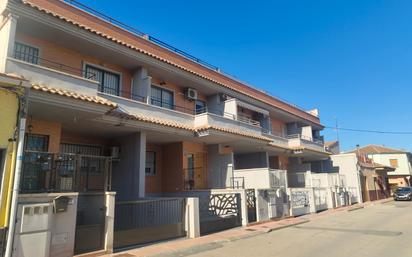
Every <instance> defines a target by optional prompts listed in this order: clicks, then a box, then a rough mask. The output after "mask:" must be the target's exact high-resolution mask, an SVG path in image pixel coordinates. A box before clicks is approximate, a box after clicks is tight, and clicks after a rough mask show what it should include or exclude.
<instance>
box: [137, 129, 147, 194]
mask: <svg viewBox="0 0 412 257" xmlns="http://www.w3.org/2000/svg"><path fill="white" fill-rule="evenodd" d="M138 137H139V140H138V141H139V144H138V145H137V147H138V150H137V154H138V155H139V163H138V169H139V170H138V172H139V173H138V174H139V176H138V177H139V187H138V190H139V191H138V195H139V198H141V197H144V196H145V189H146V188H145V181H146V171H145V170H146V133H145V132H140V133H139V135H138Z"/></svg>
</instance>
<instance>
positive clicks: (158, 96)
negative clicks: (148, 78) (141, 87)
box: [151, 86, 174, 110]
mask: <svg viewBox="0 0 412 257" xmlns="http://www.w3.org/2000/svg"><path fill="white" fill-rule="evenodd" d="M151 104H152V105H156V106H159V107H163V108H167V109H171V110H173V109H174V101H173V92H172V91H169V90H166V89H163V88H160V87H156V86H152V90H151Z"/></svg>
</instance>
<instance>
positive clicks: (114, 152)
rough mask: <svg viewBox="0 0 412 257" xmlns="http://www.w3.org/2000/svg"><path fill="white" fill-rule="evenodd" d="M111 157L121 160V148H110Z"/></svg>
mask: <svg viewBox="0 0 412 257" xmlns="http://www.w3.org/2000/svg"><path fill="white" fill-rule="evenodd" d="M110 156H111V157H112V158H113V159H119V157H120V147H118V146H112V147H110Z"/></svg>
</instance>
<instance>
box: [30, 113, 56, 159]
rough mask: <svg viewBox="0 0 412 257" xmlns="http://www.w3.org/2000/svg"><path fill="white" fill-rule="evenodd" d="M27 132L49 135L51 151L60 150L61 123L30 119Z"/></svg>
mask: <svg viewBox="0 0 412 257" xmlns="http://www.w3.org/2000/svg"><path fill="white" fill-rule="evenodd" d="M26 131H27V133H31V134H39V135H47V136H49V149H48V151H49V152H50V153H58V152H59V150H60V136H61V124H60V123H58V122H51V121H43V120H36V119H29V120H28V122H27V126H26Z"/></svg>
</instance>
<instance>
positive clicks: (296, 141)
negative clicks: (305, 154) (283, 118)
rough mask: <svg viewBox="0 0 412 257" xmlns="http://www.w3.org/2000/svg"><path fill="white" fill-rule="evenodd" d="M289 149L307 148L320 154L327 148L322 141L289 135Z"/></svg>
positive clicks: (299, 135) (298, 135)
mask: <svg viewBox="0 0 412 257" xmlns="http://www.w3.org/2000/svg"><path fill="white" fill-rule="evenodd" d="M287 138H288V139H289V147H291V148H300V147H302V148H307V149H311V150H315V151H319V152H325V147H324V144H323V141H322V140H317V139H313V138H310V137H305V136H303V135H301V134H292V135H288V136H287Z"/></svg>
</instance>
